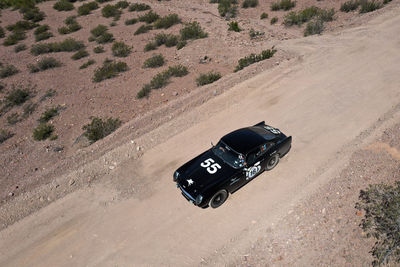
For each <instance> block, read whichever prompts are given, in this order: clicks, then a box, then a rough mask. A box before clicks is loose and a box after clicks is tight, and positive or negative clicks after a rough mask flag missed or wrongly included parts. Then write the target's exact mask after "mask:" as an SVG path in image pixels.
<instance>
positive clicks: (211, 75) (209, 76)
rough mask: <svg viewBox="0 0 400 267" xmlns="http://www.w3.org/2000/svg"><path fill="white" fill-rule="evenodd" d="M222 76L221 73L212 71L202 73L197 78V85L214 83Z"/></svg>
mask: <svg viewBox="0 0 400 267" xmlns="http://www.w3.org/2000/svg"><path fill="white" fill-rule="evenodd" d="M220 78H221V73H219V72H213V71H210V72H208V73H201V74H200V76H199V77H198V78H197V79H196V84H197V86H202V85H206V84H210V83H213V82H215V81H217V80H219V79H220Z"/></svg>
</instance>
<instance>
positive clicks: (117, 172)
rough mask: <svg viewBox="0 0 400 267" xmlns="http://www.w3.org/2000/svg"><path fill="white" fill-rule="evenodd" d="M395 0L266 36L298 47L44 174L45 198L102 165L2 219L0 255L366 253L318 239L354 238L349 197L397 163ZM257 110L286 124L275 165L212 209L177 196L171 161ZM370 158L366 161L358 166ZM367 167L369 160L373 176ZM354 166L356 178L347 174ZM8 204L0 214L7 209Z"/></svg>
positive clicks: (154, 257) (273, 260)
mask: <svg viewBox="0 0 400 267" xmlns="http://www.w3.org/2000/svg"><path fill="white" fill-rule="evenodd" d="M395 4H396V6H394V7H393V8H392V9H390V10H387V12H382V14H380V15H379V16H377V17H376V18H374V19H372V20H371V21H370V22H369V23H367V24H366V25H363V26H360V27H355V28H352V29H348V30H344V31H342V32H339V33H333V34H327V35H324V36H317V37H311V38H305V39H295V40H286V41H284V42H281V43H279V45H278V46H277V47H278V48H279V49H284V50H288V51H291V52H292V53H294V54H297V55H298V56H297V57H296V58H293V59H291V60H289V61H285V62H283V63H281V64H279V66H275V67H274V68H271V69H269V70H266V71H264V72H262V73H260V74H259V75H257V76H255V77H254V78H252V79H249V80H247V81H245V82H243V83H240V84H238V85H237V86H235V87H233V88H232V89H231V90H229V91H227V92H225V93H224V94H221V95H219V96H216V97H214V98H212V99H211V100H209V101H208V102H206V103H204V104H203V105H200V106H198V107H196V108H192V109H191V110H187V111H186V112H185V113H184V114H183V115H180V116H178V117H174V118H171V120H170V121H168V122H166V123H164V124H163V125H161V126H160V127H158V128H156V129H154V130H153V131H150V132H149V133H148V134H146V135H144V136H142V137H141V138H137V139H135V140H127V141H126V142H125V143H124V144H122V145H121V146H119V147H117V148H115V149H113V150H110V151H109V152H107V153H106V154H105V155H104V156H102V157H99V158H98V159H97V160H94V161H92V162H91V163H89V164H86V165H84V166H83V167H81V168H78V169H77V170H75V171H74V172H71V173H69V174H66V175H64V176H60V177H57V178H55V179H54V180H53V183H54V186H53V187H49V188H51V189H49V191H47V193H48V194H47V195H46V196H47V197H48V198H50V202H51V198H52V194H56V193H55V192H57V191H58V190H60V191H62V190H66V189H65V188H66V187H65V186H68V184H71V182H70V181H71V179H74V180H73V181H75V180H76V181H80V179H90V178H91V177H93V174H96V175H101V176H102V179H101V182H98V183H95V184H90V183H89V185H90V186H89V187H87V188H83V189H81V190H78V191H76V192H73V193H71V194H68V195H66V197H64V198H62V199H59V200H57V201H55V202H53V203H51V204H49V205H48V206H47V207H45V208H43V209H41V210H39V211H38V212H36V213H33V214H31V215H30V216H28V217H26V218H24V219H22V220H19V221H18V222H17V223H14V224H13V225H10V226H8V227H7V228H5V229H4V230H2V231H1V232H0V240H1V241H0V265H2V266H3V265H4V266H110V265H114V266H132V265H167V266H169V265H171V266H176V265H200V264H214V265H223V264H228V265H229V264H233V265H235V264H237V263H239V262H240V263H242V264H243V265H246V264H247V263H246V262H247V261H248V262H249V265H257V264H260V265H274V264H276V265H283V266H285V265H292V264H296V265H303V266H308V265H310V264H311V265H313V264H320V265H338V266H343V265H344V264H349V265H353V264H355V265H358V264H359V263H360V264H367V263H368V254H367V251H368V247H367V245H365V244H361V245H357V244H356V245H355V247H356V248H357V249H356V252H354V253H353V252H352V251H353V250H352V249H351V248H352V246H350V245H349V246H345V245H342V244H341V247H340V246H338V247H336V244H337V243H334V242H331V240H329V238H330V239H332V238H335V239H336V240H337V241H335V242H340V241H343V242H344V243H346V242H347V243H349V242H353V241H354V240H353V239H350V236H348V235H346V233H349V232H351V235H353V236H354V237H355V239H360V238H361V237H360V236H361V235H362V233H360V231H359V230H358V228H357V227H356V224H357V222H358V221H359V220H360V216H358V215H356V214H355V210H353V209H352V208H353V206H354V201H355V200H356V198H357V195H358V192H359V191H358V190H359V189H360V188H363V187H364V186H365V185H366V184H367V183H370V182H372V181H374V182H375V181H376V180H375V179H378V180H380V179H382V181H392V180H393V177H396V171H397V172H398V166H399V159H398V149H399V144H398V129H399V128H398V127H399V126H398V123H399V121H400V119H399V116H400V112H399V111H400V105H399V100H400V92H399V90H398V85H399V82H400V77H399V75H398V69H399V62H400V61H399V60H400V57H399V54H398V44H399V42H400V34H399V29H400V28H399V27H398V25H399V23H400V17H399V16H398V14H399V11H400V9H399V7H398V5H397V3H395ZM261 120H266V121H267V122H268V123H270V124H271V125H274V126H277V127H279V128H280V129H281V130H282V131H284V132H285V133H287V134H290V135H292V136H293V147H292V150H291V152H290V153H289V154H288V156H287V157H285V158H284V159H283V160H282V161H281V162H280V164H279V165H278V167H277V168H276V169H274V170H273V171H271V172H268V173H264V174H262V175H260V176H258V178H257V179H255V180H254V181H252V182H251V183H249V184H248V185H247V186H245V187H244V188H242V189H241V190H239V191H238V192H236V193H235V194H234V195H231V196H230V198H229V199H228V202H227V203H226V204H225V205H224V206H222V207H221V208H219V209H216V210H212V209H205V210H201V209H198V208H196V207H193V206H192V205H191V204H190V203H188V202H187V201H186V200H185V199H183V198H182V196H181V195H180V193H179V192H178V190H177V189H176V188H175V186H174V184H173V183H172V181H171V179H172V177H171V175H172V173H173V171H174V170H175V169H176V168H177V167H179V166H180V165H181V164H182V163H184V162H185V161H187V160H188V159H190V158H192V157H193V156H195V155H197V154H199V153H200V152H202V151H203V150H204V149H206V148H208V147H209V141H210V140H211V141H214V142H216V141H217V140H218V138H220V137H221V136H222V135H224V134H225V133H227V132H229V131H230V130H234V129H236V128H239V127H243V126H245V125H252V124H254V123H256V122H258V121H261ZM385 129H388V130H387V131H386V133H387V134H386V135H383V136H382V132H384V131H385ZM193 138H195V139H196V142H194V141H193ZM154 140H162V142H160V143H157V142H156V141H154ZM152 142H154V143H155V144H154V143H153V145H152ZM158 142H159V141H158ZM138 146H139V147H143V148H144V150H141V149H137V148H138ZM147 147H149V149H146V148H147ZM150 147H151V148H150ZM138 150H139V151H138ZM352 155H353V156H352ZM371 162H374V163H375V164H376V165H374V166H376V167H373V166H370V165H368V167H366V164H368V163H371ZM377 169H379V170H380V171H381V172H382V173H381V174H379V175H378V173H377V172H375V173H376V174H377V175H376V176H375V175H373V173H374V172H373V171H376V170H377ZM385 173H387V174H388V175H387V176H386V175H383V174H385ZM365 174H369V175H368V179H367V180H363V179H361V180H360V179H359V178H360V177H358V178H357V179H353V175H358V176H360V175H361V176H364V175H365ZM361 178H362V177H361ZM65 183H68V184H67V185H65ZM72 184H73V183H72ZM57 185H58V186H57ZM64 185H65V186H64ZM344 187H347V188H346V189H344ZM340 189H342V190H340ZM34 193H35V192H33V193H32V194H34ZM337 193H338V194H337ZM29 197H32V195H31V196H29V195H24V196H20V197H19V200H20V201H23V200H24V198H26V199H29V200H31V199H33V198H29ZM313 203H317V204H316V205H315V206H313ZM7 207H8V208H10V207H12V206H11V204H10V206H7V205H3V207H2V216H3V218H5V217H6V216H5V214H7V216H8V217H12V216H15V217H17V216H18V215H16V214H13V212H12V211H13V210H12V209H11V208H10V209H7ZM342 209H343V210H345V211H346V212H344V213H343V214H340V213H341V211H342ZM6 211H7V212H8V213H7V212H6ZM18 211H19V212H20V211H21V210H18ZM296 216H297V217H296ZM339 216H343V217H342V218H339ZM297 218H299V219H297ZM302 219H303V220H302ZM296 220H297V221H299V222H298V223H295V221H296ZM338 220H339V221H338ZM311 222H313V224H315V225H313V224H311V225H312V226H311V225H310V223H311ZM335 223H336V224H339V226H340V227H343V229H344V230H343V231H344V232H338V231H337V230H339V229H337V228H336V227H337V226H336V225H333V224H335ZM281 226H282V227H281ZM314 229H315V230H314ZM327 229H329V230H328V231H327ZM331 229H332V230H333V231H331ZM352 230H354V232H353V231H352ZM327 232H328V233H329V232H330V233H332V234H330V233H329V234H328V233H327ZM301 238H304V239H303V240H304V244H303V243H302V241H301V240H302V239H301ZM271 240H272V241H271ZM270 241H271V242H270ZM354 242H359V241H357V240H355V241H354ZM360 243H362V242H360ZM368 244H370V243H368ZM271 246H272V247H271ZM332 247H333V248H334V249H332ZM308 248H309V249H308ZM269 249H271V250H272V252H271V253H270V252H269V251H270V250H269ZM297 250H298V251H299V252H296V251H297ZM300 251H303V252H304V253H300ZM359 255H361V256H362V258H361V259H358V258H357V257H360V256H359ZM364 259H365V261H363V260H364Z"/></svg>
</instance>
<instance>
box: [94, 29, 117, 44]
mask: <svg viewBox="0 0 400 267" xmlns="http://www.w3.org/2000/svg"><path fill="white" fill-rule="evenodd" d="M95 40H96V42H97V43H98V44H106V43H111V42H112V41H114V36H113V35H112V33H109V32H106V33H104V34H102V35H100V36H99V37H97V38H95Z"/></svg>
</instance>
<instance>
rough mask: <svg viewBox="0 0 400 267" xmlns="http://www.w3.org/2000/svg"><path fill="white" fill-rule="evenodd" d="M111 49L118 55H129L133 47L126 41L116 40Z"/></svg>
mask: <svg viewBox="0 0 400 267" xmlns="http://www.w3.org/2000/svg"><path fill="white" fill-rule="evenodd" d="M111 50H112V53H113V55H114V56H116V57H127V56H129V54H130V53H131V50H132V48H131V47H130V46H128V45H127V44H125V43H124V42H114V43H113V45H112V47H111Z"/></svg>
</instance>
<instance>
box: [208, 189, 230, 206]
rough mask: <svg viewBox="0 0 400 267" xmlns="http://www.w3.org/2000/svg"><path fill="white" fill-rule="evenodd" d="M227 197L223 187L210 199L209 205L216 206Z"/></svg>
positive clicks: (222, 202)
mask: <svg viewBox="0 0 400 267" xmlns="http://www.w3.org/2000/svg"><path fill="white" fill-rule="evenodd" d="M227 198H228V192H227V191H226V190H225V189H222V190H219V191H218V192H217V193H215V194H214V196H213V197H212V198H211V200H210V204H209V205H210V207H211V208H213V209H216V208H218V207H219V206H221V205H222V204H224V202H225V200H226V199H227Z"/></svg>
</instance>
